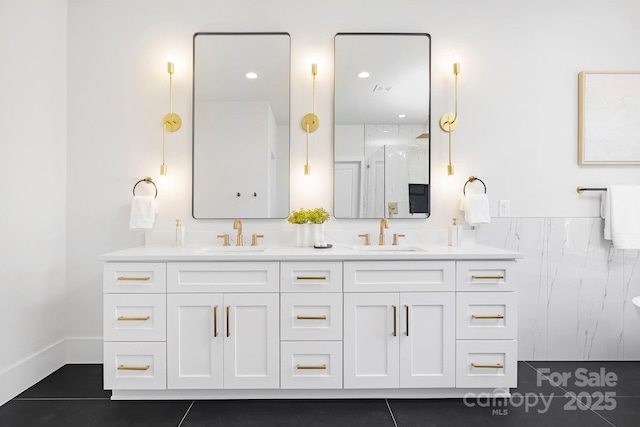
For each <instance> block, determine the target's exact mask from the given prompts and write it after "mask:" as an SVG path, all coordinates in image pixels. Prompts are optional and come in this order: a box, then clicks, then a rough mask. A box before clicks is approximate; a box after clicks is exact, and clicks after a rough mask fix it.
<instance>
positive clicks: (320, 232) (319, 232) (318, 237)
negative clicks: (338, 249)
mask: <svg viewBox="0 0 640 427" xmlns="http://www.w3.org/2000/svg"><path fill="white" fill-rule="evenodd" d="M310 225H311V230H312V233H311V246H313V245H315V244H316V243H319V244H323V243H324V223H323V224H310Z"/></svg>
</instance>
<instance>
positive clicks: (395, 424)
mask: <svg viewBox="0 0 640 427" xmlns="http://www.w3.org/2000/svg"><path fill="white" fill-rule="evenodd" d="M384 403H386V404H387V409H388V410H389V415H391V420H392V421H393V425H394V426H395V427H398V423H397V422H396V417H394V416H393V411H392V410H391V405H389V400H387V399H384Z"/></svg>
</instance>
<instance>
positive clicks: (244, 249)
mask: <svg viewBox="0 0 640 427" xmlns="http://www.w3.org/2000/svg"><path fill="white" fill-rule="evenodd" d="M265 249H266V247H265V246H209V247H206V248H202V249H200V250H198V251H196V253H199V254H236V253H255V252H264V250H265Z"/></svg>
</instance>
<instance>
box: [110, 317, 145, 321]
mask: <svg viewBox="0 0 640 427" xmlns="http://www.w3.org/2000/svg"><path fill="white" fill-rule="evenodd" d="M149 319H151V316H145V317H124V316H120V317H118V320H137V321H145V320H149Z"/></svg>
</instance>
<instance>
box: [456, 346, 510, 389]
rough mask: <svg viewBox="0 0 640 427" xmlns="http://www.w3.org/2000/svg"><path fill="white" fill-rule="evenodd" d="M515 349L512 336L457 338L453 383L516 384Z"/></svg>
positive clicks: (467, 385) (480, 385)
mask: <svg viewBox="0 0 640 427" xmlns="http://www.w3.org/2000/svg"><path fill="white" fill-rule="evenodd" d="M517 353H518V342H517V341H516V340H501V341H498V340H485V341H476V340H469V341H466V340H459V341H457V343H456V387H460V388H496V387H505V388H508V387H516V386H517V385H518V361H517V358H518V356H517Z"/></svg>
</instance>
